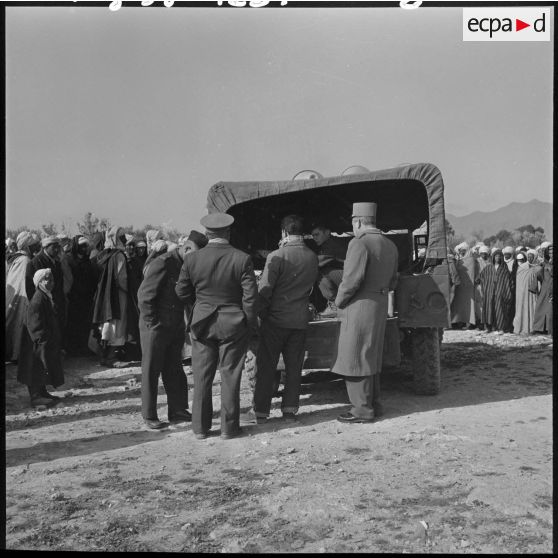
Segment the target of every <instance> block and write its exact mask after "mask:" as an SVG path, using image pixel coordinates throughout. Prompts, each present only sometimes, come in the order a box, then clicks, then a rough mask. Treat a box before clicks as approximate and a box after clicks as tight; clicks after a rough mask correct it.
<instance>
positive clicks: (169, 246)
mask: <svg viewBox="0 0 558 558" xmlns="http://www.w3.org/2000/svg"><path fill="white" fill-rule="evenodd" d="M166 243H167V252H171V251H172V250H176V248H178V244H176V242H171V241H170V240H167V241H166Z"/></svg>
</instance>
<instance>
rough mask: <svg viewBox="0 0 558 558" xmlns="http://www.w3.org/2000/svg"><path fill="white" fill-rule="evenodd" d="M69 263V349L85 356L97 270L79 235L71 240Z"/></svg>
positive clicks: (70, 351) (87, 351) (87, 243)
mask: <svg viewBox="0 0 558 558" xmlns="http://www.w3.org/2000/svg"><path fill="white" fill-rule="evenodd" d="M68 263H69V265H70V269H71V271H72V277H73V283H72V288H71V289H70V292H69V294H68V323H67V327H66V339H67V343H68V352H69V354H70V355H74V356H87V355H89V354H91V352H90V350H89V349H88V347H87V342H88V340H89V334H90V332H91V320H92V317H93V299H94V297H95V290H96V288H97V273H96V270H95V269H94V267H93V264H92V263H91V260H90V259H89V241H88V240H87V238H85V237H84V236H83V235H81V234H78V235H76V236H74V238H73V239H72V247H71V250H70V256H69V257H68Z"/></svg>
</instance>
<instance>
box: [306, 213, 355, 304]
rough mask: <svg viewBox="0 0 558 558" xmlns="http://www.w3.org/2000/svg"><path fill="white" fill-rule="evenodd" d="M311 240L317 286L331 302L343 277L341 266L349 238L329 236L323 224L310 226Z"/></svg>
mask: <svg viewBox="0 0 558 558" xmlns="http://www.w3.org/2000/svg"><path fill="white" fill-rule="evenodd" d="M312 238H313V239H314V242H315V243H316V244H317V252H316V253H317V254H318V266H319V269H320V277H319V279H318V286H319V288H320V291H321V293H322V294H323V296H324V297H325V298H326V299H327V300H328V301H330V302H333V301H334V300H335V297H336V296H337V290H338V288H339V284H340V283H341V278H342V277H343V264H344V262H345V258H346V256H347V248H348V246H349V242H350V240H351V238H349V237H347V238H344V237H338V236H331V230H330V229H329V228H328V227H327V225H325V224H323V223H315V224H314V225H313V226H312Z"/></svg>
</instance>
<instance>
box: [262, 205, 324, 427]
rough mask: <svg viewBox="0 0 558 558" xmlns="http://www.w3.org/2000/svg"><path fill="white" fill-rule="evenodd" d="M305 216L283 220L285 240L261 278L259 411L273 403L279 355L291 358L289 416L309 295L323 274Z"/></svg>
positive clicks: (285, 401)
mask: <svg viewBox="0 0 558 558" xmlns="http://www.w3.org/2000/svg"><path fill="white" fill-rule="evenodd" d="M303 232H304V231H303V221H302V218H301V217H299V216H298V215H288V216H287V217H285V218H284V219H283V221H282V222H281V236H282V238H283V241H282V245H281V247H280V248H279V249H278V250H275V251H273V252H271V253H270V254H269V255H268V256H267V260H266V262H265V267H264V270H263V273H262V275H261V277H260V281H259V284H258V291H259V301H258V302H259V304H258V307H259V310H258V314H259V316H260V318H261V320H262V322H261V328H260V339H259V345H258V350H257V354H256V387H255V390H254V414H255V416H256V420H257V422H262V421H261V420H258V419H262V418H263V419H266V418H267V417H268V416H269V411H270V408H271V398H272V397H273V387H274V378H275V371H276V369H277V362H278V361H279V355H280V354H281V353H282V354H283V360H284V362H285V377H286V383H285V389H284V391H283V398H282V402H281V411H282V412H283V417H284V418H287V419H291V420H292V419H294V418H295V414H296V413H297V412H298V405H299V396H300V377H301V373H302V364H303V362H304V346H305V342H306V329H307V327H308V320H309V317H310V315H309V311H308V303H309V301H308V299H309V296H310V292H311V290H312V286H313V285H314V282H315V281H316V279H317V277H318V257H317V256H316V254H314V252H312V250H310V248H308V247H307V246H306V244H305V243H304V237H303Z"/></svg>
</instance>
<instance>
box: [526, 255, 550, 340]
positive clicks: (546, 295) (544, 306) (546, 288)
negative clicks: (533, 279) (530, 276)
mask: <svg viewBox="0 0 558 558" xmlns="http://www.w3.org/2000/svg"><path fill="white" fill-rule="evenodd" d="M553 278H554V274H553V265H552V264H551V263H549V262H544V263H543V264H542V265H541V266H540V268H539V271H538V273H537V280H538V281H539V282H540V284H541V290H540V292H539V293H538V297H537V306H536V308H535V319H534V323H533V331H548V333H549V334H550V335H552V290H553ZM531 292H536V291H535V289H534V288H532V289H531Z"/></svg>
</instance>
